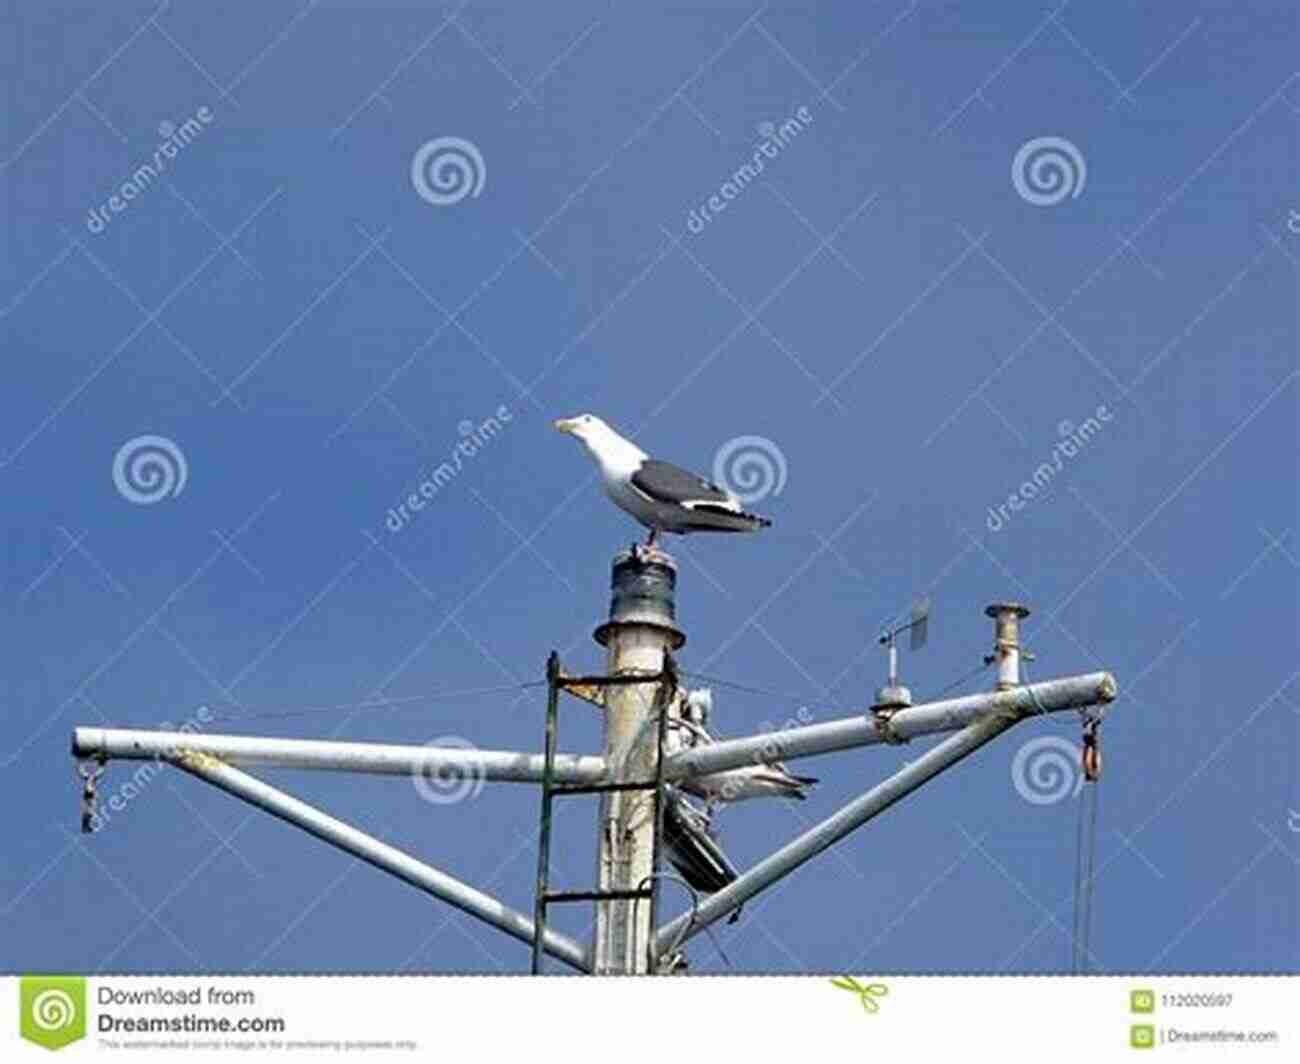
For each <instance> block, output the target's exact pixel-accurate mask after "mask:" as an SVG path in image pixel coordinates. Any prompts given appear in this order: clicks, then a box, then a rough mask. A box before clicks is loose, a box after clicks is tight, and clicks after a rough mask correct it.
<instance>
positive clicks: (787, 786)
mask: <svg viewBox="0 0 1300 1064" xmlns="http://www.w3.org/2000/svg"><path fill="white" fill-rule="evenodd" d="M712 708H713V692H712V691H710V690H709V689H708V688H707V687H706V688H701V689H699V690H696V691H689V692H687V694H686V698H685V699H684V701H683V702H682V706H681V715H680V717H678V718H676V719H670V720H669V722H668V728H669V732H670V736H671V743H670V747H669V748H670V749H671V750H672V752H674V753H676V752H678V751H681V750H692V749H696V748H698V747H701V746H708V745H709V744H710V743H713V742H716V740H715V739H714V737H713V736H712V735H711V734H710V733H709V730H708V719H709V710H710V709H712ZM815 783H817V778H816V777H815V776H796V775H795V774H794V773H792V772H791V771H790V770H789V769H787V768H786V767H785V765H784V764H782V763H781V762H780V761H770V762H765V763H763V764H758V765H744V766H742V767H741V768H733V769H728V770H726V771H725V772H714V773H712V774H710V775H708V776H696V777H693V778H691V779H686V780H682V781H681V787H682V789H683V790H685V791H689V792H690V793H691V794H694V795H696V796H697V797H699V798H703V799H705V800H706V801H707V802H708V803H709V805H710V806H713V805H714V804H716V803H718V802H741V801H744V800H745V799H746V798H768V797H778V798H796V799H798V800H799V801H803V800H804V799H805V798H807V797H808V795H807V793H806V792H807V790H808V788H809V787H811V786H812V785H813V784H815Z"/></svg>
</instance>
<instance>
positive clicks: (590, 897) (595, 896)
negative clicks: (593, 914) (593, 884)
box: [542, 887, 654, 905]
mask: <svg viewBox="0 0 1300 1064" xmlns="http://www.w3.org/2000/svg"><path fill="white" fill-rule="evenodd" d="M653 893H654V888H653V887H643V888H642V889H640V890H555V891H550V892H548V893H546V894H543V895H542V901H543V902H545V903H546V904H548V905H549V904H550V903H551V902H566V901H631V900H632V899H633V898H649V897H650V896H651V895H652V894H653Z"/></svg>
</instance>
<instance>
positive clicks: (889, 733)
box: [871, 709, 912, 746]
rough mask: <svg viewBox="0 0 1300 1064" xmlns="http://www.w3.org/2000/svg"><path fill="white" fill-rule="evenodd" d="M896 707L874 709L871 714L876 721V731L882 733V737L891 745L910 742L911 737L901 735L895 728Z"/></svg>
mask: <svg viewBox="0 0 1300 1064" xmlns="http://www.w3.org/2000/svg"><path fill="white" fill-rule="evenodd" d="M897 712H898V710H896V709H873V710H872V711H871V715H872V717H873V718H875V721H876V731H877V732H879V733H880V738H881V739H882V740H883V741H884V742H886V743H888V744H889V745H890V746H902V745H903V744H904V743H910V742H911V741H912V740H911V737H910V736H907V735H899V734H898V732H896V731H895V730H894V714H895V713H897Z"/></svg>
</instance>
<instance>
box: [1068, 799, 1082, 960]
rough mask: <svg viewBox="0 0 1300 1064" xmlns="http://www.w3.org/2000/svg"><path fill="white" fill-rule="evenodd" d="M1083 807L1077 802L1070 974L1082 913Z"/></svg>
mask: <svg viewBox="0 0 1300 1064" xmlns="http://www.w3.org/2000/svg"><path fill="white" fill-rule="evenodd" d="M1083 807H1084V803H1083V802H1080V803H1079V815H1078V816H1077V817H1076V818H1075V830H1074V889H1073V895H1074V896H1073V899H1072V901H1073V922H1072V924H1071V927H1070V974H1071V975H1077V974H1078V972H1079V940H1080V931H1079V928H1080V919H1079V917H1080V915H1081V914H1082V908H1081V904H1082V896H1083V819H1084V817H1083Z"/></svg>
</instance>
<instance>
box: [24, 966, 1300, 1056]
mask: <svg viewBox="0 0 1300 1064" xmlns="http://www.w3.org/2000/svg"><path fill="white" fill-rule="evenodd" d="M0 984H7V985H0V1001H3V1002H8V1003H9V1004H8V1006H7V1007H8V1008H9V1009H10V1010H12V1011H11V1012H10V1016H9V1022H8V1023H7V1024H6V1025H5V1026H6V1028H7V1032H8V1033H7V1035H6V1036H5V1044H6V1046H7V1048H6V1050H5V1051H4V1053H3V1059H5V1060H6V1061H9V1060H48V1059H49V1058H48V1056H47V1054H48V1052H49V1050H50V1049H61V1050H62V1051H64V1052H65V1053H66V1054H67V1059H73V1058H83V1059H84V1058H87V1057H90V1056H99V1057H108V1058H114V1057H116V1058H117V1059H122V1060H126V1059H138V1060H153V1061H163V1060H166V1061H172V1060H190V1059H209V1058H211V1057H213V1056H214V1055H215V1054H222V1055H223V1056H232V1057H233V1056H238V1058H239V1059H240V1060H245V1061H265V1060H276V1061H284V1060H291V1059H296V1060H304V1061H305V1060H316V1059H320V1058H321V1057H323V1056H326V1055H329V1056H333V1055H336V1054H343V1053H347V1054H364V1055H366V1056H367V1057H368V1058H369V1059H375V1060H378V1059H392V1058H394V1057H402V1058H404V1059H410V1060H416V1059H419V1060H437V1059H441V1060H460V1061H478V1060H484V1061H487V1060H526V1061H529V1062H530V1064H532V1062H536V1061H549V1060H556V1061H559V1060H563V1061H566V1062H570V1061H573V1060H575V1059H586V1058H593V1057H594V1058H596V1059H598V1060H604V1059H608V1060H611V1061H615V1062H617V1064H632V1062H640V1061H646V1062H651V1061H653V1062H654V1064H663V1062H664V1061H670V1062H673V1064H699V1062H702V1061H712V1062H719V1061H737V1062H750V1061H752V1062H759V1061H776V1060H780V1061H791V1062H798V1061H805V1062H806V1061H818V1060H826V1061H831V1062H834V1061H837V1060H908V1061H919V1060H940V1059H950V1060H971V1059H976V1060H979V1059H996V1060H998V1061H999V1064H1004V1062H1013V1061H1027V1062H1033V1064H1042V1062H1044V1061H1052V1062H1058V1061H1087V1062H1089V1064H1099V1062H1111V1061H1122V1060H1133V1061H1140V1060H1142V1059H1144V1054H1145V1055H1148V1056H1154V1055H1158V1056H1159V1057H1161V1058H1166V1057H1170V1058H1172V1057H1175V1056H1176V1057H1178V1058H1179V1059H1189V1060H1190V1059H1197V1060H1204V1061H1215V1062H1217V1061H1220V1060H1237V1059H1241V1060H1261V1061H1263V1060H1275V1061H1282V1060H1296V1059H1300V1020H1298V1019H1297V1010H1296V1008H1295V1002H1296V994H1297V991H1298V990H1300V982H1298V981H1297V979H1296V977H1294V976H1142V975H1136V976H1093V977H1083V978H1071V977H1065V976H1059V977H1052V976H1042V977H1038V976H1009V977H1005V978H1003V977H980V976H969V977H947V976H933V977H923V976H906V977H904V976H875V975H870V974H856V975H853V976H837V977H834V978H832V977H830V976H794V977H784V976H767V977H748V976H730V977H728V976H720V977H716V978H690V977H689V976H687V977H677V978H671V977H670V978H664V977H658V978H656V977H642V978H605V979H600V978H589V977H582V976H570V977H554V978H528V977H524V976H445V977H439V976H409V977H401V976H375V977H371V976H102V977H101V976H92V977H90V978H86V979H81V978H78V977H76V976H26V977H22V978H21V979H20V978H19V977H16V976H4V977H0ZM881 1054H890V1055H889V1056H882V1055H881Z"/></svg>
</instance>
